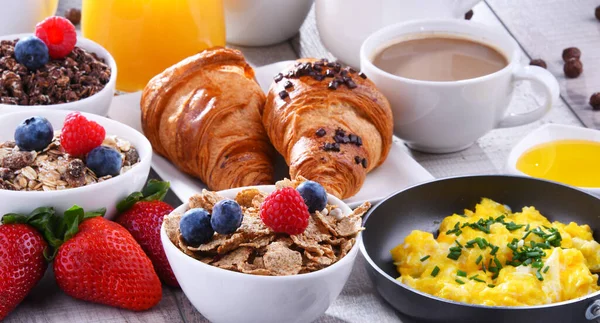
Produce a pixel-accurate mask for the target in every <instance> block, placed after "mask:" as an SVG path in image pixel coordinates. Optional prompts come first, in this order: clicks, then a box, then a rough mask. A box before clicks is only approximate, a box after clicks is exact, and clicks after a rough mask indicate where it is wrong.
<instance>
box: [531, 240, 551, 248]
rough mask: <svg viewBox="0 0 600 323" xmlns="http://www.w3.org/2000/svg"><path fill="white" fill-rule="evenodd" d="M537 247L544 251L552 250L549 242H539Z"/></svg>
mask: <svg viewBox="0 0 600 323" xmlns="http://www.w3.org/2000/svg"><path fill="white" fill-rule="evenodd" d="M535 246H536V247H539V248H542V249H550V245H549V244H548V243H547V242H538V243H536V244H535Z"/></svg>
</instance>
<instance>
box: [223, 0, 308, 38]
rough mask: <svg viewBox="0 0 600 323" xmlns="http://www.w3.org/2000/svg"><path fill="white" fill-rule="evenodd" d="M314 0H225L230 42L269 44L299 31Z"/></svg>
mask: <svg viewBox="0 0 600 323" xmlns="http://www.w3.org/2000/svg"><path fill="white" fill-rule="evenodd" d="M312 4H313V0H225V1H224V2H223V7H224V9H225V26H226V28H225V29H226V30H227V42H228V43H231V44H236V45H241V46H268V45H273V44H276V43H280V42H282V41H285V40H287V39H289V38H291V37H293V36H294V35H296V34H297V33H298V31H299V30H300V26H302V23H303V22H304V19H306V16H307V15H308V12H309V11H310V7H311V6H312Z"/></svg>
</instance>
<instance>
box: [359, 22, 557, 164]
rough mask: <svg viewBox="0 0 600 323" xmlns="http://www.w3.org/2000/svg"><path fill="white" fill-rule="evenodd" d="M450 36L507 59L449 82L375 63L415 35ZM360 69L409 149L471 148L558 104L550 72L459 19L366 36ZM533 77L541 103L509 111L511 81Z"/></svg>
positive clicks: (489, 31)
mask: <svg viewBox="0 0 600 323" xmlns="http://www.w3.org/2000/svg"><path fill="white" fill-rule="evenodd" d="M419 34H423V35H433V36H435V35H440V36H442V37H443V35H453V36H458V37H464V38H467V39H470V40H473V41H476V42H480V43H484V44H487V45H489V46H491V47H493V48H494V49H496V50H498V51H500V52H501V53H502V54H503V55H504V56H505V57H506V58H507V60H508V65H507V66H506V67H504V68H503V69H501V70H499V71H497V72H495V73H492V74H488V75H485V76H481V77H477V78H472V79H466V80H459V81H449V82H436V81H420V80H413V79H408V78H404V77H400V76H396V75H393V74H390V73H388V72H386V71H383V70H382V69H380V68H378V67H377V66H375V65H374V64H373V59H374V56H375V55H376V54H377V53H378V52H379V51H381V50H382V49H384V48H386V47H388V46H390V45H392V44H394V43H397V42H400V41H402V40H403V39H406V38H411V37H415V35H419ZM360 60H361V70H362V71H363V72H364V73H365V74H366V75H367V76H368V77H369V78H370V79H371V80H372V81H373V82H374V83H375V85H377V88H379V90H380V91H381V92H382V93H383V94H384V95H385V96H386V97H387V99H388V100H389V102H390V104H391V106H392V112H393V116H394V133H395V134H396V135H397V136H398V137H400V138H401V139H402V140H404V141H405V142H406V144H407V145H408V146H409V147H410V148H413V149H416V150H420V151H424V152H430V153H449V152H455V151H459V150H463V149H466V148H468V147H469V146H471V145H472V144H473V143H474V142H475V141H476V140H477V139H479V138H480V137H481V136H483V135H485V134H486V133H487V132H489V131H490V130H492V129H494V128H504V127H514V126H519V125H524V124H527V123H531V122H533V121H536V120H538V119H540V118H541V117H543V116H544V115H545V114H546V113H547V112H548V111H549V110H550V108H551V107H552V105H554V103H555V102H557V100H558V97H559V88H558V82H557V81H556V78H554V76H553V75H552V74H550V72H548V71H546V70H545V69H543V68H541V67H537V66H522V65H521V63H520V51H519V47H518V45H517V43H516V42H515V41H514V40H513V39H512V38H511V37H510V36H508V35H506V34H503V33H501V32H500V31H498V30H495V29H493V28H491V27H488V26H485V25H482V24H479V23H474V22H470V21H460V20H419V21H412V22H406V23H401V24H397V25H392V26H388V27H385V28H383V29H381V30H379V31H377V32H375V33H373V34H372V35H371V36H369V37H368V38H367V40H365V42H364V43H363V45H362V47H361V50H360ZM518 81H531V82H535V83H538V84H540V85H541V86H542V88H543V89H544V94H545V102H544V104H543V105H541V106H540V107H538V108H536V109H535V110H533V111H529V112H526V113H521V114H515V113H507V110H508V106H509V103H510V101H511V98H512V95H513V90H514V88H515V83H516V82H518Z"/></svg>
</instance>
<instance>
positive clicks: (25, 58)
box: [15, 36, 50, 70]
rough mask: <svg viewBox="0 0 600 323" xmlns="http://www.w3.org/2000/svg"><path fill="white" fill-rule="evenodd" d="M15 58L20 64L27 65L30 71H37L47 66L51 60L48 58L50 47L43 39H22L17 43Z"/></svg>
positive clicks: (31, 37) (32, 37)
mask: <svg viewBox="0 0 600 323" xmlns="http://www.w3.org/2000/svg"><path fill="white" fill-rule="evenodd" d="M15 57H16V58H17V61H18V62H19V63H21V64H23V65H25V67H27V68H28V69H30V70H37V69H38V68H40V67H42V66H44V65H46V63H48V60H49V59H50V58H49V56H48V47H47V46H46V44H44V42H43V41H42V40H41V39H39V38H37V37H35V36H28V37H25V38H21V39H20V40H19V41H18V42H17V45H16V46H15Z"/></svg>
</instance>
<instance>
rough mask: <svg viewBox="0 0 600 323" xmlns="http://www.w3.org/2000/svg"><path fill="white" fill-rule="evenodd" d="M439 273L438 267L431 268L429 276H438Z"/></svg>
mask: <svg viewBox="0 0 600 323" xmlns="http://www.w3.org/2000/svg"><path fill="white" fill-rule="evenodd" d="M439 272H440V267H438V266H435V267H433V270H432V271H431V276H433V277H435V276H437V275H438V273H439Z"/></svg>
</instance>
